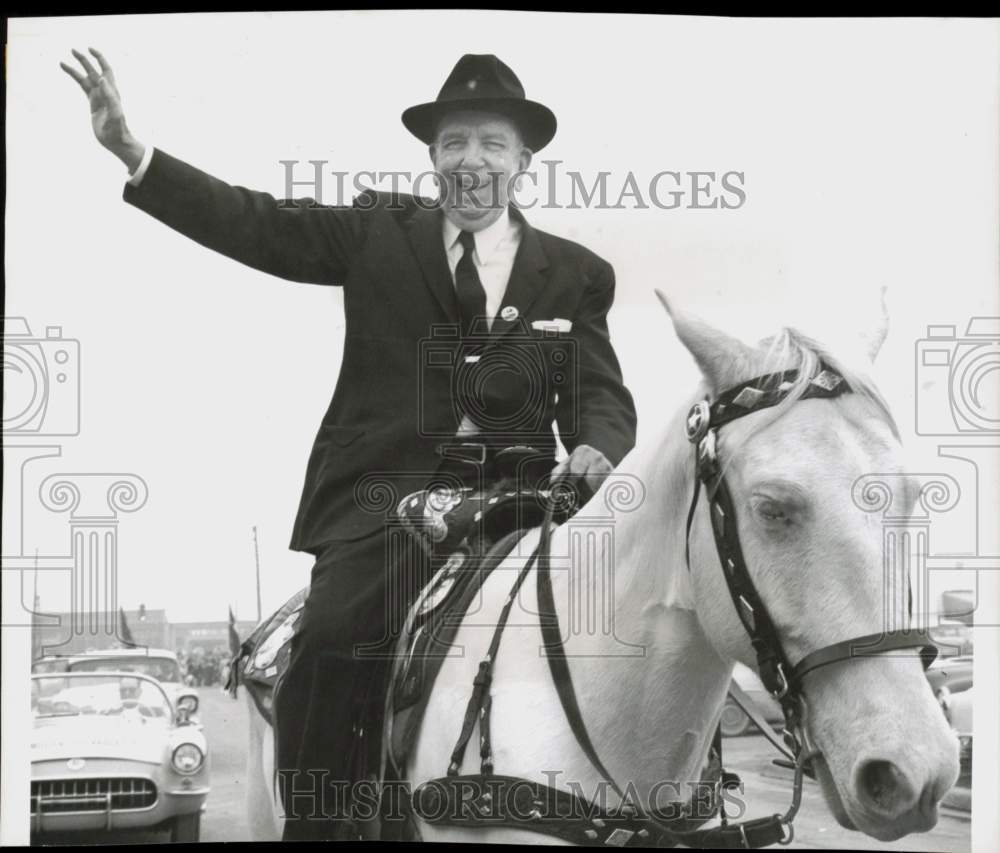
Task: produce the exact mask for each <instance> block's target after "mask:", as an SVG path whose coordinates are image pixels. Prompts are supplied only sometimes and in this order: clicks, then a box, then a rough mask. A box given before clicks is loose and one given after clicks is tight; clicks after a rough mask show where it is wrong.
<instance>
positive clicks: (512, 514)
mask: <svg viewBox="0 0 1000 853" xmlns="http://www.w3.org/2000/svg"><path fill="white" fill-rule="evenodd" d="M546 497H547V496H546V495H545V494H544V493H541V492H538V491H536V490H533V489H526V488H522V489H518V488H498V489H494V490H492V491H490V492H474V491H473V490H471V489H454V490H449V489H443V490H442V489H435V490H431V491H424V492H417V493H414V494H413V495H410V496H408V497H407V498H406V499H404V500H403V501H402V502H401V503H400V505H399V508H398V515H399V517H400V519H402V520H403V521H404V524H407V526H408V527H409V529H410V530H411V532H412V533H413V534H414V535H416V536H418V537H419V538H420V539H421V541H422V542H424V543H425V547H426V548H427V549H428V551H429V553H430V554H431V557H432V560H433V562H434V563H436V564H438V565H440V568H439V569H437V570H436V571H435V572H434V573H433V575H432V577H431V579H430V581H429V582H428V584H427V585H426V586H425V587H424V588H423V590H422V591H421V592H420V594H419V595H418V596H417V599H416V601H415V602H414V604H413V605H412V606H411V608H410V610H409V614H408V616H407V619H406V622H405V624H404V626H403V630H402V632H401V635H400V638H399V642H398V644H397V646H396V656H395V658H394V660H393V661H392V666H391V671H390V675H389V689H388V694H387V696H386V704H385V716H384V720H385V730H384V737H383V760H384V761H386V760H387V761H388V762H389V764H390V765H391V768H392V771H393V772H394V773H395V774H401V773H402V770H403V768H404V767H405V765H406V759H407V756H408V755H409V753H410V750H411V749H412V747H413V745H414V743H415V741H416V737H417V734H418V733H419V730H420V723H421V721H422V719H423V715H424V710H425V709H426V706H427V701H428V699H429V698H430V694H431V690H432V688H433V686H434V682H435V680H436V678H437V675H438V673H439V671H440V669H441V665H442V664H443V663H444V661H445V660H446V659H447V658H448V657H449V656H450V655H452V654H453V653H454V651H453V641H454V638H455V635H456V633H457V632H458V629H459V627H461V624H462V619H463V617H464V615H465V612H466V611H467V610H468V608H469V605H470V604H471V603H472V601H473V600H474V599H475V598H476V596H477V595H478V594H479V591H480V589H481V588H482V585H483V583H484V582H485V581H486V579H487V578H488V577H489V576H490V573H491V572H492V571H493V570H494V569H495V568H496V567H497V566H498V565H500V563H501V562H503V560H504V558H505V557H506V556H507V555H508V554H510V552H511V551H513V549H514V546H515V545H516V544H517V542H518V541H519V540H520V538H521V537H522V536H524V535H525V533H526V532H527V531H528V530H530V529H531V528H532V527H536V526H538V525H539V524H540V523H541V520H542V518H543V516H544V513H545V509H544V499H545V498H546ZM432 564H433V563H432Z"/></svg>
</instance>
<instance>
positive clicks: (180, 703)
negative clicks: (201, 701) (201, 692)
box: [177, 693, 198, 723]
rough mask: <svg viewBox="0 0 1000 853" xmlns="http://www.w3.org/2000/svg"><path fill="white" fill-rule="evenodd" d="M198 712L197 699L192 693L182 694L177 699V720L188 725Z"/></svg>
mask: <svg viewBox="0 0 1000 853" xmlns="http://www.w3.org/2000/svg"><path fill="white" fill-rule="evenodd" d="M197 710H198V697H197V696H196V695H195V694H194V693H182V694H181V695H180V697H178V699H177V720H178V722H181V723H189V722H190V721H191V718H192V717H193V716H194V714H195V712H196V711H197Z"/></svg>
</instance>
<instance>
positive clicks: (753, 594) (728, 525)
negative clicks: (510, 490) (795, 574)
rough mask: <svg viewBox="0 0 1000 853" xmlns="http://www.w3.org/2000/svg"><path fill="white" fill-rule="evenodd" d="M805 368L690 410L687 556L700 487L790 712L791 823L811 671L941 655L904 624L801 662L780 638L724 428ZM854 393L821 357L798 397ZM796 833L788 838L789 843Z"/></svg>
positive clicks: (729, 574) (732, 588) (806, 752)
mask: <svg viewBox="0 0 1000 853" xmlns="http://www.w3.org/2000/svg"><path fill="white" fill-rule="evenodd" d="M798 375H799V372H798V371H797V370H787V371H783V372H780V373H769V374H766V375H764V376H759V377H757V378H755V379H751V380H750V381H748V382H744V383H741V384H739V385H737V386H735V387H733V388H730V389H728V390H727V391H724V392H723V393H721V394H719V395H718V396H717V397H716V399H715V400H714V401H711V402H710V401H709V399H708V398H706V399H703V400H699V401H698V402H697V403H695V404H694V406H692V408H691V410H690V412H689V413H688V417H687V423H686V430H687V437H688V441H690V442H691V443H692V444H693V445H694V446H695V475H696V476H695V486H694V493H693V495H692V498H691V507H690V510H689V511H688V517H687V531H686V543H685V557H686V560H687V566H688V571H690V570H691V560H690V537H691V527H692V524H693V522H694V517H695V510H696V508H697V506H698V499H699V494H700V491H701V488H702V487H704V489H705V495H706V498H707V499H708V504H709V513H710V519H711V525H712V534H713V537H714V539H715V547H716V551H717V552H718V556H719V563H720V564H721V567H722V573H723V577H724V578H725V580H726V586H727V588H728V589H729V594H730V597H731V598H732V600H733V605H734V607H735V608H736V613H737V614H738V616H739V619H740V622H741V623H742V624H743V628H744V630H745V631H746V632H747V635H748V636H749V638H750V644H751V646H752V647H753V650H754V652H755V654H756V657H757V670H758V673H759V675H760V679H761V681H762V682H763V684H764V687H765V688H766V689H767V691H768V692H769V693H770V694H771V696H773V697H774V699H775V700H776V701H777V702H778V703H779V704H780V705H781V709H782V712H783V713H784V717H785V727H784V732H783V736H784V740H785V743H786V744H787V746H788V749H789V751H790V758H791V759H792V761H793V762H794V766H795V781H794V786H795V787H794V791H793V804H792V808H791V809H789V811H788V812H787V813H786V814H785V815H784V816H782V817H781V818H780V820H781V823H782V824H783V825H785V826H786V827H788V829H789V830H791V820H792V818H793V817H794V816H795V812H796V811H797V809H798V803H799V798H800V796H801V785H802V776H803V774H809V775H811V770H810V762H811V760H812V759H813V758H815V757H817V756H818V755H819V752H818V750H816V749H815V748H813V747H812V745H811V744H809V741H808V732H807V730H806V725H805V722H806V720H805V717H806V708H807V705H806V702H805V696H804V693H803V679H804V677H805V676H806V675H807V674H808V673H810V672H813V671H814V670H816V669H819V668H820V667H823V666H828V665H829V664H834V663H839V662H841V661H846V660H850V659H852V658H854V657H860V656H868V655H873V654H879V653H882V652H888V651H893V650H896V649H913V648H917V649H919V654H920V657H921V659H922V663H923V666H924V669H926V668H927V667H928V666H930V664H931V663H932V662H933V661H934V659H935V657H937V653H938V650H937V646H935V645H934V643H933V642H932V640H931V638H930V637H929V635H928V634H927V632H926V631H922V630H918V629H913V628H905V629H899V630H885V631H882V632H879V633H876V634H867V635H864V636H859V637H852V638H850V639H847V640H841V641H839V642H837V643H832V644H830V645H828V646H823V647H822V648H819V649H816V650H814V651H812V652H810V653H809V654H807V655H806V656H805V657H804V658H802V659H801V660H800V661H798V662H797V663H795V664H794V665H793V664H792V663H791V662H790V661H789V659H788V656H787V655H786V654H785V651H784V649H783V647H782V644H781V639H780V637H779V635H778V631H777V629H776V628H775V626H774V622H773V621H772V620H771V617H770V615H769V614H768V611H767V608H766V607H765V605H764V602H763V601H762V599H761V597H760V595H759V593H758V592H757V589H756V587H755V585H754V582H753V579H752V578H751V577H750V573H749V571H748V570H747V565H746V561H745V560H744V558H743V549H742V548H741V547H740V540H739V531H738V528H737V516H736V507H735V505H734V503H733V498H732V494H731V492H730V490H729V487H728V485H727V483H726V479H725V476H724V474H723V466H722V465H721V464H720V461H719V457H718V449H717V448H718V431H719V430H720V429H721V428H722V427H723V426H725V425H726V424H729V423H732V422H733V421H735V420H738V419H739V418H741V417H744V416H746V415H748V414H751V413H752V412H758V411H760V410H762V409H766V408H770V407H773V406H776V405H778V404H779V403H781V402H782V401H783V400H785V399H786V398H787V397H788V395H789V393H790V392H791V391H792V389H793V388H794V387H795V384H796V380H797V379H798ZM847 393H851V388H850V385H849V384H848V382H847V380H845V379H844V377H843V376H841V375H840V374H839V373H837V372H836V371H834V370H832V369H831V368H830V367H828V366H826V365H823V364H820V370H819V372H818V373H817V374H816V375H815V376H813V377H812V379H811V380H810V381H809V383H808V384H807V385H806V386H805V390H804V391H803V392H802V394H801V395H800V396H799V397H797V399H801V400H805V399H811V398H818V399H832V398H835V397H839V396H841V395H842V394H847ZM912 608H913V599H912V589H911V590H910V592H909V609H910V615H911V616H912ZM789 840H791V839H790V838H786V839H785V842H786V843H787V841H789Z"/></svg>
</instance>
